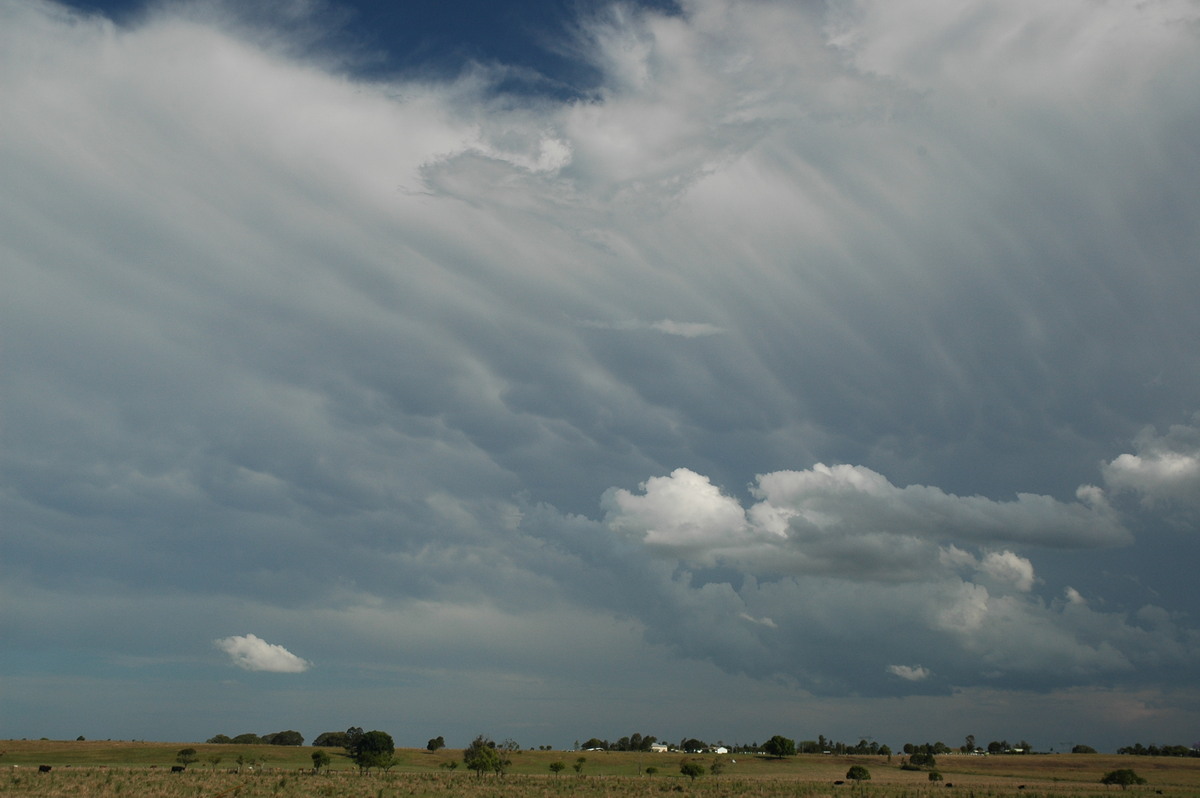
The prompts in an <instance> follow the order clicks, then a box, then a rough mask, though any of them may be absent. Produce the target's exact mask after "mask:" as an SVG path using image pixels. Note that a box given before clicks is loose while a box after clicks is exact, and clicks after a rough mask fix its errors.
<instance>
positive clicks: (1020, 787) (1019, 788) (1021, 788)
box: [1017, 784, 1025, 790]
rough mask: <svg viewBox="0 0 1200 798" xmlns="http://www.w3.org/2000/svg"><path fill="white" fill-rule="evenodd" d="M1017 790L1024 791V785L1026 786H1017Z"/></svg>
mask: <svg viewBox="0 0 1200 798" xmlns="http://www.w3.org/2000/svg"><path fill="white" fill-rule="evenodd" d="M1017 789H1018V790H1023V789H1025V785H1024V784H1021V785H1018V786H1017Z"/></svg>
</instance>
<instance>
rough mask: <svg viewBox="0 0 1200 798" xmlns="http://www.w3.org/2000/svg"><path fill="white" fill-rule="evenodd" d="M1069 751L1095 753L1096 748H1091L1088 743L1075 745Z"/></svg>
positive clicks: (1073, 752)
mask: <svg viewBox="0 0 1200 798" xmlns="http://www.w3.org/2000/svg"><path fill="white" fill-rule="evenodd" d="M1071 753H1072V754H1094V753H1096V749H1095V748H1092V747H1091V746H1090V745H1077V746H1075V747H1074V748H1072V749H1071Z"/></svg>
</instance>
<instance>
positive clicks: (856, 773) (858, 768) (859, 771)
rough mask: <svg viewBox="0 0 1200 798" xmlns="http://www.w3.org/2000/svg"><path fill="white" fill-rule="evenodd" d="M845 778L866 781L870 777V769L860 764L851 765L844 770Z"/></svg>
mask: <svg viewBox="0 0 1200 798" xmlns="http://www.w3.org/2000/svg"><path fill="white" fill-rule="evenodd" d="M846 778H848V779H852V780H854V781H867V780H868V779H870V778H871V771H869V770H867V769H866V768H865V767H863V766H862V765H851V766H850V769H849V770H847V771H846Z"/></svg>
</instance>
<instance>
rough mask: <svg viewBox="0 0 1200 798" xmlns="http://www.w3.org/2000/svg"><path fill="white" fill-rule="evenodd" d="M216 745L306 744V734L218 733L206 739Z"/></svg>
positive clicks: (291, 732) (285, 732) (287, 732)
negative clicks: (230, 734)
mask: <svg viewBox="0 0 1200 798" xmlns="http://www.w3.org/2000/svg"><path fill="white" fill-rule="evenodd" d="M205 742H207V743H212V744H214V745H304V735H303V734H301V733H300V732H298V731H293V730H291V729H288V730H287V731H281V732H275V733H274V734H261V735H260V734H253V733H251V732H247V733H246V734H239V735H238V736H237V737H230V736H229V735H227V734H217V735H214V736H213V737H209V738H208V739H207V740H205Z"/></svg>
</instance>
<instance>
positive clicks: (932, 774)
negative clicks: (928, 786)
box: [929, 770, 942, 781]
mask: <svg viewBox="0 0 1200 798" xmlns="http://www.w3.org/2000/svg"><path fill="white" fill-rule="evenodd" d="M929 780H930V781H941V780H942V774H941V773H938V772H937V771H936V770H931V771H929Z"/></svg>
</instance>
